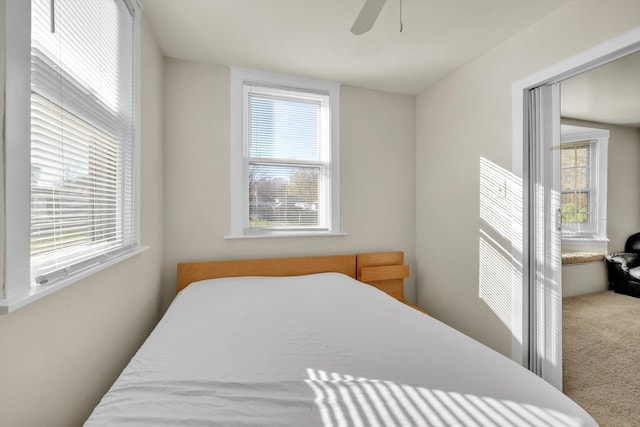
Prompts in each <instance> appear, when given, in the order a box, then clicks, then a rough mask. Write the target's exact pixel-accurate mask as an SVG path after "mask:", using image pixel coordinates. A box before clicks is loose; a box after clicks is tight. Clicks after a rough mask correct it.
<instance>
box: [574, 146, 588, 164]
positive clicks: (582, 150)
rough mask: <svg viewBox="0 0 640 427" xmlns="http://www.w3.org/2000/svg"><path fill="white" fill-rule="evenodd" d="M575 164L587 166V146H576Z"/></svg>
mask: <svg viewBox="0 0 640 427" xmlns="http://www.w3.org/2000/svg"><path fill="white" fill-rule="evenodd" d="M576 166H589V146H582V147H578V148H576Z"/></svg>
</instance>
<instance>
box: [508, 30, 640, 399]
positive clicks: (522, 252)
mask: <svg viewBox="0 0 640 427" xmlns="http://www.w3.org/2000/svg"><path fill="white" fill-rule="evenodd" d="M636 51H640V27H637V28H635V29H633V30H631V31H628V32H626V33H623V34H621V35H619V36H617V37H615V38H613V39H611V40H608V41H606V42H604V43H601V44H598V45H596V46H594V47H592V48H590V49H587V50H585V51H583V52H581V53H579V54H577V55H574V56H572V57H570V58H567V59H565V60H563V61H561V62H559V63H557V64H555V65H553V66H551V67H548V68H545V69H544V70H541V71H539V72H537V73H535V74H533V75H531V76H529V77H527V78H525V79H522V80H520V81H518V82H516V83H514V84H513V85H512V87H511V94H512V120H513V125H512V141H513V143H512V172H513V174H514V176H516V177H522V187H523V194H522V196H523V197H522V199H518V198H517V197H516V198H514V200H513V202H514V205H513V218H514V224H513V226H514V228H515V229H516V230H514V231H516V232H517V231H518V230H517V229H520V230H521V232H522V239H519V242H517V241H514V242H513V246H512V256H513V259H514V264H513V266H514V268H513V274H512V290H513V291H514V293H513V295H514V300H513V301H514V302H513V306H512V316H513V321H514V323H513V324H514V325H518V324H520V325H522V331H517V332H520V334H517V333H515V332H516V331H514V334H513V340H512V346H511V350H512V359H513V360H515V361H516V362H518V363H520V364H521V365H523V366H525V367H527V368H530V369H531V368H534V371H535V370H536V368H535V366H532V365H531V363H530V361H531V360H534V361H535V363H537V364H540V363H542V364H546V365H548V366H552V367H555V368H557V369H555V371H554V370H553V369H552V371H553V372H552V373H551V374H550V376H549V375H547V378H545V375H544V373H542V375H541V376H542V377H543V378H545V379H546V380H547V381H549V382H551V383H552V384H554V385H555V386H556V387H558V386H559V388H561V384H562V351H561V350H562V343H561V335H560V334H558V333H555V334H554V333H552V331H556V332H557V331H559V330H561V328H562V324H561V319H560V318H558V317H557V316H550V314H549V313H548V312H546V311H544V310H543V311H540V310H530V306H531V303H532V301H531V299H530V295H545V294H547V295H552V296H553V298H555V299H556V300H555V302H553V301H551V302H552V303H553V304H556V305H558V304H561V298H562V293H561V292H555V291H554V290H553V289H547V288H546V286H547V285H546V284H545V281H544V280H539V279H536V278H537V277H540V275H539V274H538V273H539V272H544V270H545V269H546V268H547V266H546V263H545V260H544V258H543V259H540V257H541V255H539V252H538V254H537V253H536V251H531V250H530V248H531V243H532V239H533V241H535V240H536V239H538V240H539V239H540V238H541V237H542V238H544V236H536V235H532V233H534V232H532V231H531V230H535V224H534V221H535V215H531V213H532V212H536V209H539V208H540V207H539V206H532V203H536V202H535V198H529V194H528V190H527V189H528V188H530V186H531V184H532V180H533V179H535V175H534V174H533V171H531V170H530V167H529V164H530V162H529V160H530V157H531V156H537V157H538V158H540V159H544V156H545V153H544V151H541V150H542V148H541V147H538V148H537V150H538V151H536V147H535V146H534V144H532V141H530V138H529V125H530V123H529V111H528V105H529V102H530V99H529V90H531V89H533V88H536V87H540V86H545V85H553V84H555V83H558V82H560V81H562V80H566V79H568V78H570V77H573V76H575V75H577V74H580V73H583V72H585V71H588V70H590V69H593V68H595V67H598V66H600V65H602V64H605V63H608V62H611V61H614V60H616V59H618V58H621V57H623V56H626V55H628V54H630V53H633V52H636ZM551 179H552V178H551ZM545 214H546V215H547V216H550V215H553V214H554V212H546V213H545ZM520 220H521V221H522V222H521V223H520V222H519V221H520ZM547 243H549V242H547ZM547 243H544V244H545V245H546V244H547ZM534 247H535V246H534ZM542 277H544V274H543V275H542ZM518 296H520V298H518ZM520 304H522V305H520ZM532 331H533V334H532ZM545 331H547V332H545ZM540 333H542V334H543V337H544V342H546V345H547V346H550V348H555V349H560V351H551V352H548V353H546V352H545V353H540V351H539V349H536V348H535V345H536V341H535V340H534V341H533V345H532V340H531V337H532V335H533V336H536V335H537V336H538V337H540ZM518 335H520V336H518ZM541 358H542V359H546V360H541ZM537 373H538V374H540V372H537ZM558 374H559V376H558ZM558 381H559V384H558Z"/></svg>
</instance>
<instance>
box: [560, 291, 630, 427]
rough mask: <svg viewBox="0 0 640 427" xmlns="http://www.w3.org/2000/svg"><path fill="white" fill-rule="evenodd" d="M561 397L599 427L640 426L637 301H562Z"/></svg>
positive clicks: (609, 297)
mask: <svg viewBox="0 0 640 427" xmlns="http://www.w3.org/2000/svg"><path fill="white" fill-rule="evenodd" d="M562 324H563V365H564V366H563V368H564V385H563V387H564V392H565V393H566V394H567V395H568V396H569V397H570V398H571V399H573V400H575V401H576V402H577V403H578V404H579V405H580V406H582V407H583V408H584V409H585V410H587V412H589V413H590V414H591V416H592V417H593V418H595V420H596V421H597V422H598V423H599V424H600V427H627V426H628V427H638V426H640V298H632V297H629V296H626V295H619V294H615V293H613V292H611V291H609V292H601V293H596V294H589V295H579V296H575V297H569V298H564V299H563V319H562Z"/></svg>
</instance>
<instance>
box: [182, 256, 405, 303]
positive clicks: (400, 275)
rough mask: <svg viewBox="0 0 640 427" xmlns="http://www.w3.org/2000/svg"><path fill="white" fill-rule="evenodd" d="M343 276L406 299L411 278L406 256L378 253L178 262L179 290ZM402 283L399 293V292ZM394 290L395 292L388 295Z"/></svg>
mask: <svg viewBox="0 0 640 427" xmlns="http://www.w3.org/2000/svg"><path fill="white" fill-rule="evenodd" d="M329 271H331V272H337V273H343V274H346V275H347V276H350V277H353V278H354V279H358V280H360V281H362V282H366V283H369V284H371V285H374V286H376V287H379V288H381V289H382V290H385V292H387V293H390V294H392V295H393V296H394V297H396V298H398V299H402V298H403V291H402V287H403V279H404V278H405V277H408V276H409V266H408V265H405V264H404V253H403V252H400V251H396V252H376V253H363V254H353V255H328V256H313V257H295V258H262V259H246V260H234V261H203V262H181V263H178V281H177V291H178V292H180V291H181V290H182V289H184V288H186V287H187V286H188V285H189V284H190V283H193V282H196V281H198V280H205V279H216V278H220V277H238V276H298V275H302V274H313V273H324V272H329ZM398 284H399V291H397V289H398ZM391 287H393V288H395V289H396V291H392V292H389V289H391Z"/></svg>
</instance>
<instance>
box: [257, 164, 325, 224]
mask: <svg viewBox="0 0 640 427" xmlns="http://www.w3.org/2000/svg"><path fill="white" fill-rule="evenodd" d="M322 174H323V168H322V167H292V166H280V165H272V164H256V163H251V164H250V165H249V227H250V228H262V227H274V228H305V227H313V228H318V227H322V226H323V224H321V223H320V221H319V216H318V211H319V209H322V208H324V207H323V206H321V203H322V200H323V197H322V195H320V194H319V191H321V190H320V189H321V180H322ZM325 200H326V199H325Z"/></svg>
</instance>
